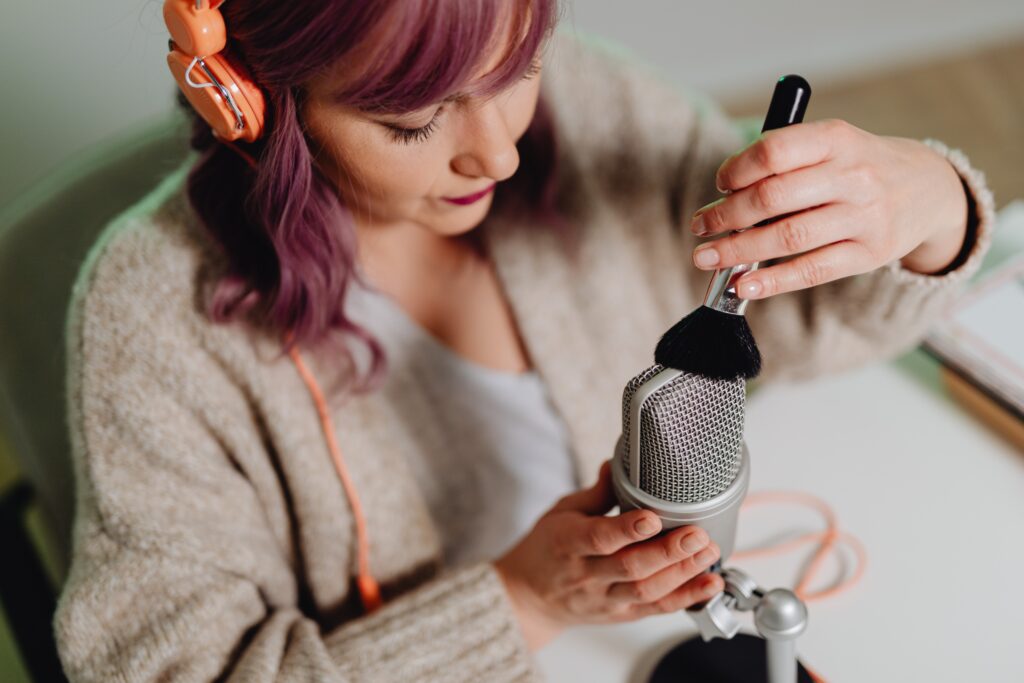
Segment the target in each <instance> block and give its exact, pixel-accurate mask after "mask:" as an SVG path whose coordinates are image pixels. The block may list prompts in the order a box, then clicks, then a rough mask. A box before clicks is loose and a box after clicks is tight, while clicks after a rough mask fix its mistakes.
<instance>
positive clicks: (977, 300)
mask: <svg viewBox="0 0 1024 683" xmlns="http://www.w3.org/2000/svg"><path fill="white" fill-rule="evenodd" d="M922 346H923V348H924V350H925V352H926V353H928V354H929V355H931V356H932V357H934V358H935V359H936V360H938V361H939V363H940V366H941V375H942V378H943V381H944V382H945V384H946V386H947V388H948V389H949V391H950V393H951V395H952V396H954V397H955V398H956V399H957V400H959V401H960V402H961V403H962V404H963V405H964V406H965V407H966V408H967V409H968V410H969V411H970V412H972V413H974V414H975V415H977V416H978V417H979V418H980V419H982V420H984V421H985V422H986V423H988V424H989V425H990V426H992V427H993V428H994V429H996V430H997V431H999V432H1000V433H1002V434H1003V435H1004V436H1005V437H1006V438H1007V439H1009V440H1010V441H1011V442H1012V443H1014V444H1015V445H1016V446H1017V447H1019V448H1020V449H1021V450H1024V201H1020V200H1018V201H1016V202H1014V203H1012V204H1010V205H1008V206H1007V207H1006V208H1004V209H1003V210H1002V211H1001V212H1000V213H999V219H998V223H997V227H996V232H995V238H994V241H993V247H992V250H991V251H990V254H989V257H988V258H987V259H986V261H985V264H984V266H983V268H982V270H981V272H980V273H979V276H978V277H977V279H976V280H975V281H974V282H972V283H971V285H970V286H969V288H968V289H967V291H966V292H965V293H964V296H963V297H961V298H960V299H959V300H958V302H957V303H956V304H955V305H954V306H953V307H952V309H951V310H950V311H949V313H948V314H947V315H946V316H945V318H944V319H943V320H942V322H941V323H940V324H938V325H937V326H936V327H935V328H933V329H932V330H931V332H930V333H929V334H928V336H927V337H926V339H925V340H924V343H923V345H922Z"/></svg>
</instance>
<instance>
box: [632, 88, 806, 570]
mask: <svg viewBox="0 0 1024 683" xmlns="http://www.w3.org/2000/svg"><path fill="white" fill-rule="evenodd" d="M810 94H811V87H810V85H809V84H808V83H807V81H806V80H805V79H804V78H802V77H801V76H798V75H796V74H790V75H788V76H783V77H782V78H780V79H779V80H778V81H777V82H776V84H775V90H774V92H773V93H772V99H771V102H770V104H769V105H768V113H767V115H766V116H765V122H764V126H763V128H762V129H761V132H762V133H764V132H766V131H769V130H774V129H776V128H783V127H785V126H790V125H793V124H796V123H800V122H801V121H803V118H804V113H805V111H806V109H807V102H808V99H809V97H810ZM772 220H773V219H767V220H765V221H762V222H761V223H758V226H761V225H766V224H768V223H771V222H772ZM755 227H756V226H755ZM757 266H758V264H756V263H755V264H751V265H742V266H733V267H731V268H726V269H720V270H718V271H716V272H715V276H714V278H712V281H711V284H710V285H709V286H708V292H707V294H706V295H705V301H704V304H703V305H702V306H700V307H698V309H697V311H695V312H694V313H691V314H690V315H689V316H687V317H686V318H684V319H683V320H681V321H680V322H679V323H677V324H676V325H675V326H674V327H673V328H672V329H670V330H669V331H668V332H666V333H665V335H663V337H662V339H661V341H659V343H658V346H657V349H656V350H655V359H654V360H655V364H654V365H653V366H651V367H649V368H647V369H646V370H644V371H643V372H642V373H640V374H639V375H637V376H636V377H634V378H633V379H632V380H631V381H630V382H629V383H628V384H627V385H626V388H625V390H624V391H623V394H622V435H621V436H620V437H619V441H618V443H617V444H616V446H615V455H614V457H613V459H612V483H613V486H614V488H615V494H616V496H617V497H618V500H619V507H620V508H621V509H623V510H632V509H636V508H645V509H647V510H651V511H653V512H655V513H656V514H657V515H658V516H659V517H661V521H662V525H663V527H664V528H666V529H672V528H675V527H678V526H683V525H686V524H692V525H695V526H699V527H701V528H702V529H704V530H705V531H706V532H707V533H708V536H710V537H711V540H713V541H714V542H715V543H716V544H717V545H718V547H719V549H720V550H721V557H720V559H719V563H718V565H717V566H720V565H721V564H722V563H724V562H725V561H726V560H727V559H728V558H729V556H730V555H731V554H732V550H733V546H734V544H735V540H736V522H737V519H738V516H739V508H740V504H741V503H742V502H743V498H744V496H745V495H746V493H747V484H748V483H749V481H750V458H749V454H748V453H747V448H746V444H745V443H744V441H743V417H744V408H745V405H744V404H745V399H746V378H748V377H753V376H755V375H756V374H757V372H758V371H759V370H760V355H759V354H758V352H757V347H756V344H755V343H754V341H753V337H752V336H751V335H750V331H749V328H747V326H746V321H745V319H744V317H743V313H744V309H745V308H746V305H747V303H748V301H747V300H744V299H740V298H739V297H738V296H737V293H736V284H735V283H736V280H737V278H738V277H739V275H741V274H742V273H744V272H746V271H748V270H754V269H756V268H757ZM708 316H710V317H708ZM751 361H753V362H751Z"/></svg>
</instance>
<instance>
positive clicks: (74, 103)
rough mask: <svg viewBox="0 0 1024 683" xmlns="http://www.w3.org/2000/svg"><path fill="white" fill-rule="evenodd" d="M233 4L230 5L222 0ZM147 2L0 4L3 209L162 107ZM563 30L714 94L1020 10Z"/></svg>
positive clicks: (935, 44) (951, 9) (167, 98)
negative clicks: (619, 49) (618, 48)
mask: <svg viewBox="0 0 1024 683" xmlns="http://www.w3.org/2000/svg"><path fill="white" fill-rule="evenodd" d="M230 1H238V0H230ZM161 6H162V3H161V2H158V1H157V0H148V1H144V0H104V1H103V2H95V1H94V0H43V1H42V2H28V1H26V0H21V1H17V0H9V1H6V2H3V3H0V92H2V93H3V96H2V102H3V108H2V111H3V125H2V126H0V207H3V206H4V205H5V204H7V203H8V202H9V201H10V200H12V199H13V198H14V197H16V196H17V195H18V193H19V192H20V191H21V190H23V189H24V188H25V187H27V186H28V185H29V184H31V183H32V182H34V181H36V180H38V179H39V178H40V177H41V176H42V175H44V174H45V173H47V172H48V171H50V170H52V169H53V168H55V167H56V166H58V165H59V164H61V163H62V162H63V161H65V160H66V159H68V158H69V157H70V156H72V155H74V154H75V153H76V152H79V151H81V150H83V149H85V148H87V147H89V146H91V145H94V144H96V143H97V142H99V141H102V140H104V139H105V138H108V137H109V136H112V135H116V134H117V133H118V131H121V130H123V129H124V128H126V127H129V126H132V125H135V124H138V123H139V122H142V121H144V120H146V119H147V118H150V117H153V116H156V115H159V114H160V113H161V112H164V111H166V110H167V109H168V108H169V107H171V106H172V94H173V87H172V84H171V80H170V76H169V75H168V74H167V73H166V65H165V63H164V56H163V55H164V53H165V51H166V35H165V33H164V28H163V21H162V18H161V16H160V8H161ZM568 7H569V11H568V12H567V14H566V19H565V20H566V21H568V22H571V23H572V24H574V25H575V26H576V27H578V28H580V29H586V30H589V31H595V32H598V33H601V34H603V35H606V36H608V37H609V38H611V39H613V40H616V41H619V42H622V43H623V44H625V45H626V46H627V47H628V48H630V49H632V50H634V51H636V52H637V53H638V54H639V55H641V56H642V57H644V58H645V59H648V60H649V61H651V62H653V63H655V64H656V65H658V66H659V67H660V68H661V69H662V70H663V71H664V72H665V73H667V74H668V75H669V76H670V77H671V78H673V79H677V80H678V81H679V82H685V83H689V84H691V85H694V86H697V87H699V88H703V89H705V90H707V91H708V92H710V93H711V94H712V95H715V96H718V97H722V96H727V95H735V94H737V93H742V92H745V91H748V90H751V89H761V90H765V91H766V92H767V91H769V89H770V84H771V83H772V82H773V81H774V79H775V78H776V77H777V76H778V75H781V74H784V73H789V72H799V73H801V74H803V75H805V76H807V77H808V79H810V80H811V82H813V83H820V82H822V81H823V79H825V78H832V77H838V76H841V75H843V74H848V73H851V72H856V71H861V70H864V69H869V68H871V67H877V66H881V65H885V64H890V63H893V62H894V61H905V60H907V59H924V58H926V57H928V56H930V55H935V54H939V53H942V52H944V51H949V50H956V49H961V48H964V47H968V46H971V45H974V44H978V43H983V42H986V41H989V40H993V39H998V38H1000V37H1002V36H1005V35H1007V34H1013V33H1017V34H1020V33H1024V2H1022V1H1021V0H974V1H973V2H970V3H965V2H953V1H952V0H861V1H860V2H856V3H854V2H849V1H848V0H847V1H845V2H838V1H835V0H775V1H773V2H764V1H763V0H734V1H732V2H708V1H700V2H693V1H691V2H682V1H680V0H633V1H632V2H622V1H621V0H575V2H572V3H571V4H570V5H569V6H568Z"/></svg>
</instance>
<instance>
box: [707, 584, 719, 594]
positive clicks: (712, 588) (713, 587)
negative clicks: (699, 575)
mask: <svg viewBox="0 0 1024 683" xmlns="http://www.w3.org/2000/svg"><path fill="white" fill-rule="evenodd" d="M717 592H718V582H717V581H708V582H707V583H706V584H704V595H714V594H715V593H717Z"/></svg>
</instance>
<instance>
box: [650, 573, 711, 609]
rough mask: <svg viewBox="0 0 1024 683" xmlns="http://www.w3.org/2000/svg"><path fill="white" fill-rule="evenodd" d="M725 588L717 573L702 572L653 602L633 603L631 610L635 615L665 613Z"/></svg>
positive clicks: (696, 601)
mask: <svg viewBox="0 0 1024 683" xmlns="http://www.w3.org/2000/svg"><path fill="white" fill-rule="evenodd" d="M724 588H725V581H723V580H722V577H721V576H719V575H718V574H712V573H704V574H701V575H699V576H697V577H695V578H693V579H690V580H689V581H687V582H686V583H684V584H683V585H682V586H679V588H676V589H675V590H674V591H672V592H671V593H669V594H668V595H666V596H664V597H662V598H661V599H659V600H655V601H654V602H642V603H635V604H634V605H633V607H632V612H633V614H634V615H636V616H637V617H646V616H650V615H653V614H665V613H667V612H677V611H679V610H683V609H686V608H687V607H692V606H694V605H696V604H698V603H701V602H705V601H707V600H710V599H711V598H712V597H714V596H715V595H717V594H718V593H721V592H722V590H723V589H724Z"/></svg>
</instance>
